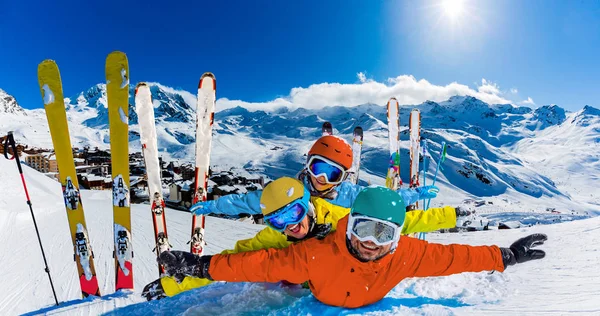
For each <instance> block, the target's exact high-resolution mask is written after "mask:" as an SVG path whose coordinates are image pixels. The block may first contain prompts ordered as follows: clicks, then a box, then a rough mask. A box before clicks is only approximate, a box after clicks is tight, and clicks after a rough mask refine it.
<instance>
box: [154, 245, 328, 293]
mask: <svg viewBox="0 0 600 316" xmlns="http://www.w3.org/2000/svg"><path fill="white" fill-rule="evenodd" d="M313 240H315V241H316V239H313ZM310 242H311V240H307V241H305V242H302V243H297V244H293V245H291V246H289V247H287V248H282V249H273V248H271V249H262V250H257V251H250V252H241V253H236V254H230V255H223V254H219V255H214V256H196V255H195V254H193V253H190V252H185V251H178V250H172V251H163V252H162V253H161V254H160V256H159V257H158V263H159V264H161V265H162V266H163V267H164V268H165V270H166V273H167V275H169V276H181V277H185V276H194V277H197V278H201V279H209V280H211V281H215V280H216V281H229V282H279V281H281V280H286V281H288V282H291V283H297V284H300V283H302V282H304V281H306V280H308V279H309V273H308V259H307V251H306V249H307V246H308V247H310V246H309V245H308V244H310ZM313 247H314V245H313Z"/></svg>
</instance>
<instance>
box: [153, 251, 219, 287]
mask: <svg viewBox="0 0 600 316" xmlns="http://www.w3.org/2000/svg"><path fill="white" fill-rule="evenodd" d="M210 259H212V256H197V255H195V254H193V253H191V252H185V251H178V250H172V251H164V252H162V253H161V254H160V256H158V258H157V259H156V261H158V263H159V264H160V265H162V266H163V267H164V268H165V272H166V273H167V274H168V275H169V276H174V277H176V278H178V279H181V276H182V275H183V276H185V275H189V276H194V277H198V278H202V279H209V280H213V279H212V278H211V277H210V274H209V273H208V269H209V268H210Z"/></svg>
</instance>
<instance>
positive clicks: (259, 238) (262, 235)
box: [221, 227, 291, 255]
mask: <svg viewBox="0 0 600 316" xmlns="http://www.w3.org/2000/svg"><path fill="white" fill-rule="evenodd" d="M290 244H291V242H289V241H287V237H286V236H285V235H284V234H282V233H280V232H278V231H276V230H273V229H272V228H270V227H265V228H264V229H263V230H261V231H259V232H258V233H257V234H256V235H255V236H254V237H252V238H248V239H243V240H238V242H236V243H235V247H234V248H233V250H223V251H222V252H221V254H224V255H226V254H234V253H240V252H247V251H254V250H259V249H269V248H276V249H279V248H285V247H287V246H289V245H290Z"/></svg>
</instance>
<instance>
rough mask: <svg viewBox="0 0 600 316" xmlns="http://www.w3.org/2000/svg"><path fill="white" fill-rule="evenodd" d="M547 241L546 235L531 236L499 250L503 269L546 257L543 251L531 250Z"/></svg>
mask: <svg viewBox="0 0 600 316" xmlns="http://www.w3.org/2000/svg"><path fill="white" fill-rule="evenodd" d="M546 240H548V236H546V234H533V235H529V236H527V237H523V238H521V239H519V240H517V241H515V242H514V243H513V244H512V245H510V248H500V251H501V252H502V261H503V262H504V268H505V269H506V268H507V267H508V266H512V265H515V264H517V263H523V262H527V261H530V260H537V259H542V258H544V257H545V256H546V253H545V252H544V251H543V250H538V249H531V248H532V247H535V246H539V245H542V244H544V241H546Z"/></svg>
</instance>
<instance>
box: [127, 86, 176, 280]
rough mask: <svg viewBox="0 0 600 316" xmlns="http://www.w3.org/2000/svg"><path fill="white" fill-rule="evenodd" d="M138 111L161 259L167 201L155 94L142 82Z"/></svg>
mask: <svg viewBox="0 0 600 316" xmlns="http://www.w3.org/2000/svg"><path fill="white" fill-rule="evenodd" d="M135 110H136V112H137V115H138V124H139V126H140V141H141V142H142V154H143V156H144V163H145V165H146V176H147V179H148V194H149V197H150V205H151V206H150V210H151V213H152V224H153V226H154V241H155V247H154V249H152V251H155V252H156V256H157V257H158V256H159V255H160V254H161V253H162V252H163V251H169V250H170V249H171V244H169V239H168V234H167V220H166V217H165V200H164V198H163V194H162V182H161V170H160V164H159V161H158V144H157V138H156V125H155V123H154V106H153V105H152V94H151V93H150V87H148V85H147V84H145V83H143V82H141V83H138V85H137V86H136V87H135ZM158 271H159V273H160V274H162V273H164V269H163V267H162V266H160V265H158Z"/></svg>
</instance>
